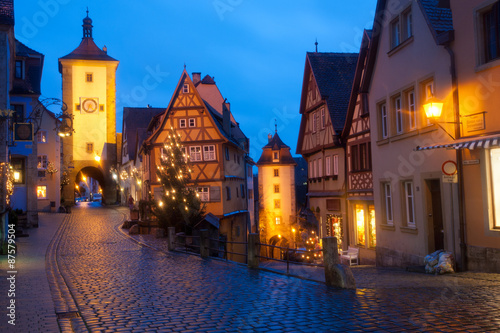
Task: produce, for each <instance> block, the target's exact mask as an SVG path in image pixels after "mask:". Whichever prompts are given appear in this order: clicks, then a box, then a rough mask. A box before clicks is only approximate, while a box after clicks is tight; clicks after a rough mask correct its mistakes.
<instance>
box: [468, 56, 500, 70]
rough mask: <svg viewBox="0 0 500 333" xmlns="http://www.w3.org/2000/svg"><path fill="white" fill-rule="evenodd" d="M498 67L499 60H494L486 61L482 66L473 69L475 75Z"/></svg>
mask: <svg viewBox="0 0 500 333" xmlns="http://www.w3.org/2000/svg"><path fill="white" fill-rule="evenodd" d="M498 66H500V59H495V60H491V61H488V62H486V63H484V64H481V65H477V66H476V67H475V68H474V70H475V71H476V73H477V72H482V71H485V70H487V69H490V68H494V67H498Z"/></svg>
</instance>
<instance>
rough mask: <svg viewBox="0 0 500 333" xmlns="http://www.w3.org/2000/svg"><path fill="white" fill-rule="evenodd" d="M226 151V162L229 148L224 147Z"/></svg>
mask: <svg viewBox="0 0 500 333" xmlns="http://www.w3.org/2000/svg"><path fill="white" fill-rule="evenodd" d="M225 148H226V149H225V150H226V160H227V161H229V148H228V147H225Z"/></svg>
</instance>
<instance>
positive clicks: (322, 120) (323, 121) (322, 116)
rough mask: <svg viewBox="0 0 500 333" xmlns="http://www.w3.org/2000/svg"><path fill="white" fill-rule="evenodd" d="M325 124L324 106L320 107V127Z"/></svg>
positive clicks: (323, 126)
mask: <svg viewBox="0 0 500 333" xmlns="http://www.w3.org/2000/svg"><path fill="white" fill-rule="evenodd" d="M325 124H326V115H325V108H322V109H321V129H323V128H325Z"/></svg>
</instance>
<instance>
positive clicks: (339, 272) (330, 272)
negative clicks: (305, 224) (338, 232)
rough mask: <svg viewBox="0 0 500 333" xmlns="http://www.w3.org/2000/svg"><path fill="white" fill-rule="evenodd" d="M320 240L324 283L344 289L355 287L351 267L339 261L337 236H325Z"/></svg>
mask: <svg viewBox="0 0 500 333" xmlns="http://www.w3.org/2000/svg"><path fill="white" fill-rule="evenodd" d="M322 240H323V261H324V265H325V282H326V285H328V286H333V287H339V288H344V289H356V282H355V281H354V276H353V275H352V271H351V268H350V267H348V266H346V265H342V264H340V263H339V252H338V248H337V238H336V237H325V238H323V239H322Z"/></svg>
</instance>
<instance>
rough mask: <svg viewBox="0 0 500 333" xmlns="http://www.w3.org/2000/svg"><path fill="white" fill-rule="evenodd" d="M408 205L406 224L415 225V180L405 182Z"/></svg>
mask: <svg viewBox="0 0 500 333" xmlns="http://www.w3.org/2000/svg"><path fill="white" fill-rule="evenodd" d="M403 186H404V194H405V206H406V224H407V226H409V227H415V201H414V197H413V182H412V181H407V182H404V183H403Z"/></svg>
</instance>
